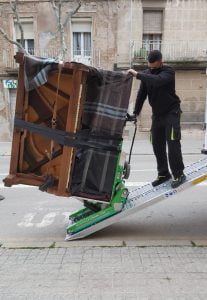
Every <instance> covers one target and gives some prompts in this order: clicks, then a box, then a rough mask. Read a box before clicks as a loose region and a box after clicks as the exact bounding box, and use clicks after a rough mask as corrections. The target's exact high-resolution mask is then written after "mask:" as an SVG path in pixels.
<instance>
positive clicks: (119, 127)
mask: <svg viewBox="0 0 207 300" xmlns="http://www.w3.org/2000/svg"><path fill="white" fill-rule="evenodd" d="M16 61H17V62H18V63H19V76H18V88H17V97H16V111H15V121H14V132H13V141H12V152H11V162H10V174H9V175H8V176H7V177H6V178H5V179H4V183H5V185H6V186H12V185H16V184H26V185H32V186H38V187H39V189H40V190H42V191H47V192H49V193H52V194H55V195H59V196H72V195H74V196H77V197H82V198H84V199H93V200H96V201H101V202H110V200H111V195H112V188H113V184H114V177H115V172H116V166H117V161H118V157H119V155H120V151H121V146H122V135H123V128H124V125H125V119H126V114H127V110H128V105H129V98H130V92H131V85H132V76H130V75H126V74H124V73H123V72H114V71H104V70H97V69H95V68H92V67H89V66H86V65H83V64H79V63H69V62H68V63H67V62H66V63H59V62H58V61H56V60H55V59H43V58H38V57H33V56H24V55H23V54H22V53H17V54H16Z"/></svg>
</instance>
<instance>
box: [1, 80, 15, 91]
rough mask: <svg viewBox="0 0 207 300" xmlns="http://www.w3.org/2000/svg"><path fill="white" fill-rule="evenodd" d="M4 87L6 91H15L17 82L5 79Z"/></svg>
mask: <svg viewBox="0 0 207 300" xmlns="http://www.w3.org/2000/svg"><path fill="white" fill-rule="evenodd" d="M3 83H4V87H5V88H7V89H16V88H17V80H12V79H7V80H3Z"/></svg>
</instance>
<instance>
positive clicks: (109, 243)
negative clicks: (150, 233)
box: [55, 239, 123, 248]
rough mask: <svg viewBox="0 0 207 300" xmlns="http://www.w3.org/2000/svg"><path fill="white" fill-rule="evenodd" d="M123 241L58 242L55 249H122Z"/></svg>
mask: <svg viewBox="0 0 207 300" xmlns="http://www.w3.org/2000/svg"><path fill="white" fill-rule="evenodd" d="M121 246H123V241H122V240H99V239H94V240H92V239H91V240H79V241H65V242H56V243H55V247H60V248H71V247H121Z"/></svg>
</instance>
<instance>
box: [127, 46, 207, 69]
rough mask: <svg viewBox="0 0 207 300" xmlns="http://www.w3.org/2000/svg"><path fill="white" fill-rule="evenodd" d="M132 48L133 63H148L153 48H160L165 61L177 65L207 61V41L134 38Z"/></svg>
mask: <svg viewBox="0 0 207 300" xmlns="http://www.w3.org/2000/svg"><path fill="white" fill-rule="evenodd" d="M130 50H131V51H130V55H131V63H132V64H137V63H138V64H139V63H143V64H144V63H146V60H147V56H148V54H149V52H150V51H151V50H160V51H161V52H162V54H163V60H164V61H166V62H172V63H174V64H177V65H182V64H185V65H186V64H191V65H192V64H194V65H195V64H201V63H202V64H203V63H204V62H207V41H171V42H170V41H169V42H165V41H160V40H156V41H155V40H145V41H135V40H134V41H132V42H131V49H130Z"/></svg>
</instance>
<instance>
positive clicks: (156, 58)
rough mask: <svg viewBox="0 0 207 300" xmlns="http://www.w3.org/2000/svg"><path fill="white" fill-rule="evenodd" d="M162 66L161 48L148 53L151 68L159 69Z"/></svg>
mask: <svg viewBox="0 0 207 300" xmlns="http://www.w3.org/2000/svg"><path fill="white" fill-rule="evenodd" d="M161 66H162V53H161V52H160V51H159V50H152V51H151V52H150V53H149V55H148V67H149V68H150V69H151V70H154V69H159V68H161Z"/></svg>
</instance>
